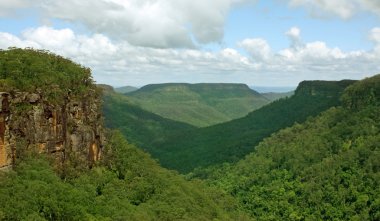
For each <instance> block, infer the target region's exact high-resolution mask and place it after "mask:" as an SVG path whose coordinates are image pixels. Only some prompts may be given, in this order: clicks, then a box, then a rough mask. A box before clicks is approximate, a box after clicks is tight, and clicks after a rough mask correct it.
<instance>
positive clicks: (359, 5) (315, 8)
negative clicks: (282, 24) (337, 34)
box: [289, 0, 380, 19]
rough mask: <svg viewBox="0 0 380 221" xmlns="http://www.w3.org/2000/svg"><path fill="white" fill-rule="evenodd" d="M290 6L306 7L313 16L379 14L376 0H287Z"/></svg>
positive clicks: (348, 16)
mask: <svg viewBox="0 0 380 221" xmlns="http://www.w3.org/2000/svg"><path fill="white" fill-rule="evenodd" d="M289 5H290V6H292V7H300V6H302V7H306V8H307V9H308V11H309V13H310V14H311V16H313V17H329V16H332V15H335V16H339V17H341V18H343V19H349V18H351V17H352V16H354V15H355V14H357V13H359V12H368V11H369V12H372V13H375V14H378V15H380V2H379V1H378V0H289Z"/></svg>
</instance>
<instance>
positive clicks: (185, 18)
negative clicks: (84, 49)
mask: <svg viewBox="0 0 380 221" xmlns="http://www.w3.org/2000/svg"><path fill="white" fill-rule="evenodd" d="M255 1H256V0H213V2H212V4H210V2H208V1H204V0H191V1H189V0H176V1H173V0H81V1H77V0H65V1H57V0H12V1H10V0H2V1H1V3H0V8H1V9H0V16H1V15H3V16H4V15H6V13H7V12H8V11H9V10H10V9H12V10H13V9H18V8H23V7H27V6H29V7H34V8H36V9H38V10H40V11H41V12H42V14H43V16H44V17H45V19H49V18H58V19H63V20H66V21H70V22H73V23H80V24H84V25H85V26H86V27H87V28H88V29H89V30H91V31H92V32H93V33H102V34H105V35H107V36H109V37H111V38H113V39H116V40H127V41H128V42H129V43H130V44H132V45H136V46H144V47H155V48H193V47H196V45H198V44H207V43H215V42H217V43H218V42H221V41H222V39H223V36H224V23H225V20H226V17H227V15H228V12H229V11H230V10H231V9H232V8H233V7H235V6H237V5H239V4H243V3H252V2H255ZM32 3H33V4H32ZM2 9H4V10H2ZM193 40H195V42H193Z"/></svg>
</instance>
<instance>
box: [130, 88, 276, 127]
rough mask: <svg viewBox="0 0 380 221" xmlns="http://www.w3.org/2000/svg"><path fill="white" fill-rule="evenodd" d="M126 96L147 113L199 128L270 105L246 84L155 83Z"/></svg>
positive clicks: (242, 115)
mask: <svg viewBox="0 0 380 221" xmlns="http://www.w3.org/2000/svg"><path fill="white" fill-rule="evenodd" d="M126 95H127V96H128V97H130V99H131V101H133V102H134V103H136V104H137V105H139V106H141V107H142V108H144V109H146V110H148V111H151V112H153V113H156V114H158V115H161V116H163V117H165V118H168V119H172V120H176V121H180V122H185V123H189V124H192V125H195V126H199V127H204V126H208V125H212V124H216V123H221V122H225V121H229V120H232V119H236V118H239V117H244V116H245V115H246V114H248V113H249V112H250V111H252V110H254V109H257V108H259V107H261V106H263V105H265V104H267V103H269V100H268V99H267V98H265V97H263V96H261V95H260V94H259V93H257V92H256V91H253V90H251V89H250V88H249V87H248V86H246V85H244V84H180V83H170V84H152V85H147V86H144V87H142V88H140V89H139V90H137V91H134V92H131V93H127V94H126Z"/></svg>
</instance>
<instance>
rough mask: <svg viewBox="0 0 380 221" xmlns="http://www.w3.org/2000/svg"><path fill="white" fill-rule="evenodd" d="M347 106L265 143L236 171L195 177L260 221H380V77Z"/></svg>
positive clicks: (348, 95) (353, 94)
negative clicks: (235, 202) (229, 197)
mask: <svg viewBox="0 0 380 221" xmlns="http://www.w3.org/2000/svg"><path fill="white" fill-rule="evenodd" d="M342 100H343V107H336V108H331V109H329V110H328V111H326V112H324V113H323V114H321V115H320V116H318V117H315V118H310V119H308V120H307V122H305V123H303V124H295V125H294V126H293V127H290V128H287V129H284V130H281V131H280V132H278V133H276V134H274V135H272V136H271V137H269V138H266V139H265V140H264V141H263V142H262V143H260V144H259V145H258V146H257V147H256V148H255V152H254V153H251V154H249V155H248V156H246V157H245V159H243V160H241V161H240V162H238V163H237V164H235V165H232V164H224V165H223V167H214V168H208V169H206V170H198V171H196V172H195V173H194V174H192V175H193V176H195V177H201V178H207V179H208V180H209V183H210V184H211V185H215V186H217V187H220V188H222V189H224V190H226V191H228V192H229V193H231V194H232V195H233V196H234V197H235V198H237V199H238V200H239V201H240V203H241V205H243V206H244V207H245V208H246V210H247V211H249V212H250V213H251V215H252V216H253V217H255V218H257V219H258V220H380V189H379V186H380V106H379V104H380V103H379V101H380V75H377V76H375V77H372V78H369V79H365V80H363V81H360V82H358V83H356V84H354V85H352V86H350V87H349V88H347V90H346V91H345V93H344V94H343V96H342Z"/></svg>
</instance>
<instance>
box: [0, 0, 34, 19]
mask: <svg viewBox="0 0 380 221" xmlns="http://www.w3.org/2000/svg"><path fill="white" fill-rule="evenodd" d="M28 6H30V1H29V0H1V1H0V16H9V15H12V13H13V11H14V10H15V9H20V8H26V7H28Z"/></svg>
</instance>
